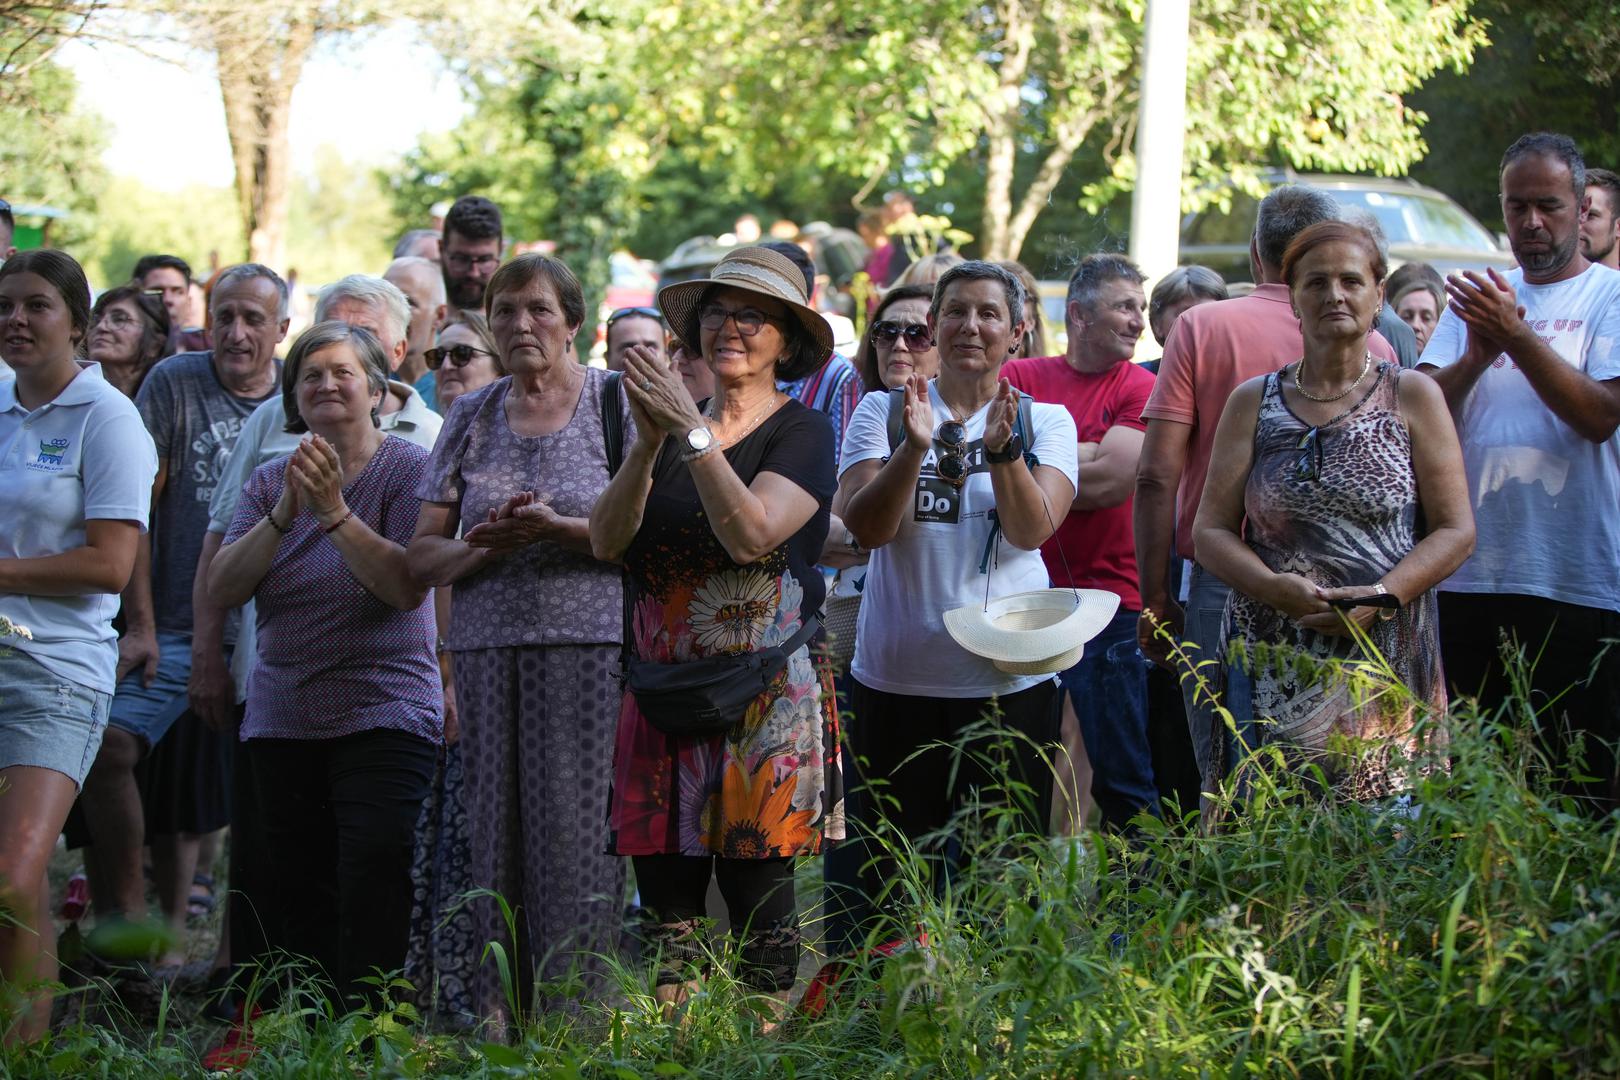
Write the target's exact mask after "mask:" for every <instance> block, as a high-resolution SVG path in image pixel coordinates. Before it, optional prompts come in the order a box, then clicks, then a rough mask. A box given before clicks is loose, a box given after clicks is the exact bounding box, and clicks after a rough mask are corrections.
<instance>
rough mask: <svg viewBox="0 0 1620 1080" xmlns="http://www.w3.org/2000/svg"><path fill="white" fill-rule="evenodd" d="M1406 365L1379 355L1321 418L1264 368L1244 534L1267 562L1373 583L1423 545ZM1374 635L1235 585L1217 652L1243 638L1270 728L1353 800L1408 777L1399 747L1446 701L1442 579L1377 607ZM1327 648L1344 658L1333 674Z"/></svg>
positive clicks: (1308, 574)
mask: <svg viewBox="0 0 1620 1080" xmlns="http://www.w3.org/2000/svg"><path fill="white" fill-rule="evenodd" d="M1401 378H1402V372H1401V371H1400V369H1399V368H1398V367H1397V366H1396V365H1394V364H1390V363H1387V362H1386V363H1381V364H1380V365H1379V368H1378V374H1377V378H1376V379H1375V380H1374V382H1373V385H1372V387H1371V388H1370V389H1369V390H1368V391H1367V392H1366V393H1365V394H1364V395H1363V396H1362V397H1361V399H1360V400H1358V401H1357V402H1356V403H1355V404H1353V405H1352V406H1350V407H1349V408H1348V409H1346V410H1345V411H1344V412H1342V413H1340V414H1339V415H1338V416H1336V417H1334V418H1333V419H1332V420H1330V421H1328V422H1327V423H1325V424H1321V425H1314V426H1313V425H1311V424H1307V423H1305V422H1304V421H1303V420H1301V419H1300V418H1299V417H1298V416H1296V415H1294V413H1293V411H1292V410H1291V409H1290V408H1289V407H1288V404H1287V403H1286V402H1285V401H1284V400H1283V395H1282V381H1281V380H1282V372H1273V373H1272V374H1270V375H1268V376H1267V377H1266V382H1265V389H1264V392H1263V394H1262V397H1261V401H1260V411H1259V415H1258V418H1257V421H1256V424H1255V433H1254V465H1253V468H1252V469H1251V471H1250V473H1249V479H1248V484H1247V485H1246V487H1245V489H1244V497H1243V508H1244V513H1245V515H1246V521H1245V524H1244V539H1245V540H1246V541H1247V542H1248V544H1249V546H1250V547H1251V548H1253V549H1254V551H1255V554H1257V555H1259V556H1260V559H1261V561H1262V562H1264V563H1265V564H1266V566H1268V567H1270V568H1271V569H1272V570H1274V571H1277V572H1279V573H1294V574H1299V575H1300V576H1302V577H1305V578H1308V579H1310V580H1311V581H1314V582H1316V583H1317V584H1318V585H1321V586H1324V587H1327V588H1334V587H1339V586H1349V585H1372V584H1374V583H1376V582H1378V581H1379V580H1381V579H1382V578H1383V576H1384V575H1385V574H1387V573H1388V572H1389V571H1390V570H1391V569H1392V568H1393V567H1394V566H1395V564H1396V563H1398V562H1400V560H1401V559H1402V558H1404V557H1405V556H1406V554H1407V553H1408V552H1410V551H1411V550H1412V548H1413V547H1414V546H1415V545H1416V544H1417V542H1418V540H1419V538H1420V537H1419V534H1418V491H1417V477H1416V474H1415V473H1414V471H1413V468H1412V437H1411V432H1410V431H1409V430H1408V429H1407V426H1406V421H1405V420H1404V419H1402V417H1401V413H1400V407H1399V402H1398V393H1399V386H1400V379H1401ZM1367 636H1368V637H1369V638H1370V639H1371V644H1372V645H1373V647H1374V648H1375V649H1376V653H1373V652H1371V651H1369V650H1367V649H1365V648H1364V647H1363V646H1362V644H1360V643H1359V642H1358V641H1357V639H1356V638H1355V637H1339V636H1331V637H1330V636H1326V635H1323V634H1319V633H1317V632H1315V631H1313V630H1303V629H1301V628H1299V627H1298V626H1296V625H1295V624H1294V622H1293V620H1291V619H1290V618H1288V617H1287V616H1286V615H1283V614H1282V613H1281V612H1279V611H1276V610H1274V609H1273V608H1270V607H1268V606H1267V605H1265V604H1263V603H1261V602H1260V601H1258V600H1255V599H1253V598H1251V597H1248V596H1244V595H1243V594H1241V593H1238V592H1236V591H1234V592H1233V594H1232V597H1231V599H1230V600H1229V601H1228V603H1227V608H1226V624H1225V633H1224V635H1223V638H1224V640H1223V644H1222V652H1221V655H1222V656H1226V655H1227V652H1228V646H1229V644H1230V643H1231V642H1233V641H1240V642H1242V643H1243V647H1244V649H1245V650H1246V651H1247V652H1248V654H1249V656H1248V662H1247V663H1246V665H1245V666H1247V667H1248V668H1249V669H1250V672H1251V678H1252V683H1253V692H1254V700H1253V706H1254V711H1253V715H1254V717H1255V718H1256V720H1258V721H1260V727H1261V732H1262V739H1263V741H1264V742H1266V743H1268V744H1274V745H1280V746H1282V747H1283V748H1284V749H1285V752H1286V753H1287V754H1288V755H1289V757H1290V759H1291V760H1296V761H1298V763H1299V764H1301V765H1303V764H1306V763H1314V764H1316V765H1319V766H1321V767H1322V768H1323V769H1324V771H1325V772H1326V773H1327V776H1328V779H1329V782H1330V783H1331V784H1332V785H1333V787H1334V789H1335V790H1336V792H1337V793H1339V794H1340V795H1342V796H1345V797H1349V798H1355V799H1368V798H1378V797H1380V796H1383V795H1387V794H1390V793H1391V792H1394V791H1398V790H1399V789H1400V788H1402V787H1403V786H1404V785H1405V779H1406V777H1405V774H1404V772H1403V771H1402V770H1400V769H1399V768H1395V767H1393V766H1394V764H1395V763H1394V762H1393V761H1392V758H1394V757H1395V756H1396V755H1397V754H1399V755H1400V756H1405V757H1411V756H1412V755H1414V754H1416V753H1417V752H1418V751H1419V750H1420V747H1419V746H1418V745H1417V743H1418V739H1417V737H1416V735H1415V734H1414V732H1413V725H1414V721H1415V719H1416V718H1417V717H1418V716H1419V715H1421V714H1422V713H1424V712H1427V711H1428V710H1430V709H1438V710H1441V711H1443V710H1444V709H1445V705H1446V692H1445V683H1444V680H1443V678H1442V677H1441V670H1440V642H1439V634H1438V626H1437V621H1436V601H1435V594H1434V591H1433V590H1430V591H1429V592H1426V593H1424V594H1423V595H1422V596H1421V597H1419V598H1417V599H1416V600H1415V601H1413V602H1412V603H1411V604H1408V605H1407V606H1406V607H1405V608H1404V609H1403V610H1402V611H1400V612H1399V613H1398V614H1396V615H1395V616H1394V617H1393V618H1390V619H1387V620H1386V619H1375V620H1374V621H1373V623H1372V624H1371V625H1370V626H1369V627H1368V635H1367ZM1332 661H1339V662H1342V664H1343V665H1348V667H1347V668H1346V667H1342V666H1341V667H1340V669H1339V672H1338V673H1337V674H1336V673H1335V671H1334V668H1335V665H1334V664H1333V663H1331V662H1332ZM1323 662H1328V663H1326V664H1324V663H1323ZM1346 671H1348V672H1350V673H1351V674H1349V675H1348V676H1346V675H1345V674H1344V673H1345V672H1346ZM1391 675H1393V676H1394V680H1395V681H1397V682H1398V683H1399V684H1400V685H1399V686H1394V685H1392V683H1391V679H1390V676H1391ZM1403 688H1404V689H1403ZM1426 741H1427V745H1428V746H1429V747H1430V748H1431V749H1432V747H1433V745H1434V740H1433V739H1432V738H1430V739H1428V740H1426Z"/></svg>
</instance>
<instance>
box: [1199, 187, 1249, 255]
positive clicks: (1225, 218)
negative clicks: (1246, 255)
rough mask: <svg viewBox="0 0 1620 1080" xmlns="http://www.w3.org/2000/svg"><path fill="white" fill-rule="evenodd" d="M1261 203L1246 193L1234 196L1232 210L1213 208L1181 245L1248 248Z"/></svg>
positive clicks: (1204, 213) (1200, 215)
mask: <svg viewBox="0 0 1620 1080" xmlns="http://www.w3.org/2000/svg"><path fill="white" fill-rule="evenodd" d="M1256 206H1257V204H1256V203H1255V201H1254V199H1252V198H1251V197H1249V196H1248V195H1245V194H1243V193H1242V192H1235V193H1234V194H1233V195H1232V209H1231V210H1230V211H1222V210H1221V208H1220V207H1219V206H1211V207H1209V208H1208V209H1207V210H1205V211H1204V212H1203V213H1201V214H1199V215H1198V217H1197V219H1196V220H1195V221H1194V222H1193V223H1192V226H1191V227H1190V228H1189V229H1188V230H1187V233H1186V235H1185V236H1183V237H1182V240H1181V242H1182V243H1184V244H1197V245H1206V244H1223V245H1224V244H1241V245H1242V246H1244V247H1247V246H1248V244H1249V234H1250V233H1251V232H1253V231H1254V214H1255V209H1256Z"/></svg>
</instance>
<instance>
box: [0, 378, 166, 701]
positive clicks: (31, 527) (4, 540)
mask: <svg viewBox="0 0 1620 1080" xmlns="http://www.w3.org/2000/svg"><path fill="white" fill-rule="evenodd" d="M156 475H157V450H156V448H154V447H153V445H152V436H150V435H148V434H147V433H146V425H145V424H143V423H142V422H141V414H140V413H139V412H138V411H137V410H136V408H135V405H134V403H133V402H131V401H130V400H129V398H127V397H125V396H124V395H123V394H122V393H121V392H120V391H119V390H118V388H117V387H115V386H113V385H112V384H111V383H109V382H107V380H106V378H105V377H103V375H102V373H101V365H100V364H94V363H89V362H85V361H80V362H79V373H78V374H77V375H76V376H74V378H73V381H72V382H70V383H68V384H67V386H66V387H65V388H64V389H63V390H62V392H61V393H60V394H57V395H56V398H55V399H54V400H52V401H49V402H46V403H45V404H43V405H41V406H39V407H38V408H36V409H32V410H29V409H26V408H24V407H23V405H22V403H21V402H19V401H18V400H17V380H16V379H15V378H8V379H5V380H3V381H0V559H36V558H44V557H47V556H51V555H60V554H62V553H63V552H66V551H72V550H73V549H74V548H79V547H83V546H84V544H85V523H86V522H88V521H97V520H109V521H132V522H134V523H135V525H136V526H137V527H138V528H139V529H140V530H141V531H142V532H145V531H146V524H147V514H148V512H149V511H150V510H151V507H152V479H153V477H155V476H156ZM118 602H119V594H118V593H82V594H80V595H77V596H30V595H27V594H23V593H11V594H0V615H4V616H5V617H6V618H8V619H10V620H11V621H12V622H14V623H20V624H22V625H23V626H26V627H27V628H28V629H29V630H30V631H31V632H32V634H33V639H32V640H24V639H20V638H7V639H6V640H5V641H0V649H18V650H20V651H22V652H25V653H27V654H28V655H29V656H31V657H33V658H34V659H35V660H38V661H39V662H40V664H41V665H43V666H44V667H45V669H46V670H48V671H50V672H51V673H52V674H53V675H57V676H59V677H61V678H63V679H67V680H70V681H72V682H75V683H78V684H79V685H81V686H88V687H90V688H91V689H92V690H99V691H101V692H102V693H104V694H111V693H112V692H113V681H114V678H113V677H114V674H115V669H116V668H117V666H118V635H116V634H114V633H113V628H112V620H113V616H114V615H116V614H118ZM3 697H4V694H3V693H0V698H3ZM4 707H5V704H4V701H3V700H0V708H4Z"/></svg>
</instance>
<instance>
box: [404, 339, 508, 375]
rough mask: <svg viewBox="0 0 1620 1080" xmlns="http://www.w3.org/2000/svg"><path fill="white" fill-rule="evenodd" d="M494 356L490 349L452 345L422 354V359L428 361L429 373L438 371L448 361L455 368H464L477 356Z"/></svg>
mask: <svg viewBox="0 0 1620 1080" xmlns="http://www.w3.org/2000/svg"><path fill="white" fill-rule="evenodd" d="M494 355H495V354H494V353H492V352H490V351H489V350H488V349H475V348H473V347H472V346H471V345H452V346H450V347H449V348H447V349H428V350H427V351H426V352H424V353H423V354H422V359H424V360H426V361H427V366H428V370H429V371H438V370H439V366H440V365H441V364H443V363H444V362H445V361H446V360H448V361H450V363H451V365H453V366H454V367H458V368H464V367H466V366H467V365H468V364H470V363H472V361H473V357H475V356H494Z"/></svg>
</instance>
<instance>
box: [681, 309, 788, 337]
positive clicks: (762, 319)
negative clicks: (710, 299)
mask: <svg viewBox="0 0 1620 1080" xmlns="http://www.w3.org/2000/svg"><path fill="white" fill-rule="evenodd" d="M727 319H730V320H731V321H732V322H734V323H736V324H737V333H739V334H741V335H742V336H743V337H753V336H754V335H755V334H757V333H759V332H760V330H762V329H763V328H764V326H765V324H766V323H768V322H771V321H772V320H771V317H770V316H769V315H767V314H765V313H764V312H763V311H761V310H759V309H758V308H738V309H737V310H735V311H733V310H732V309H731V308H725V307H721V306H720V305H719V304H704V305H703V307H702V308H700V309H699V310H698V325H700V326H702V327H703V329H705V330H718V329H720V328H721V327H722V326H724V325H726V320H727Z"/></svg>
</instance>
